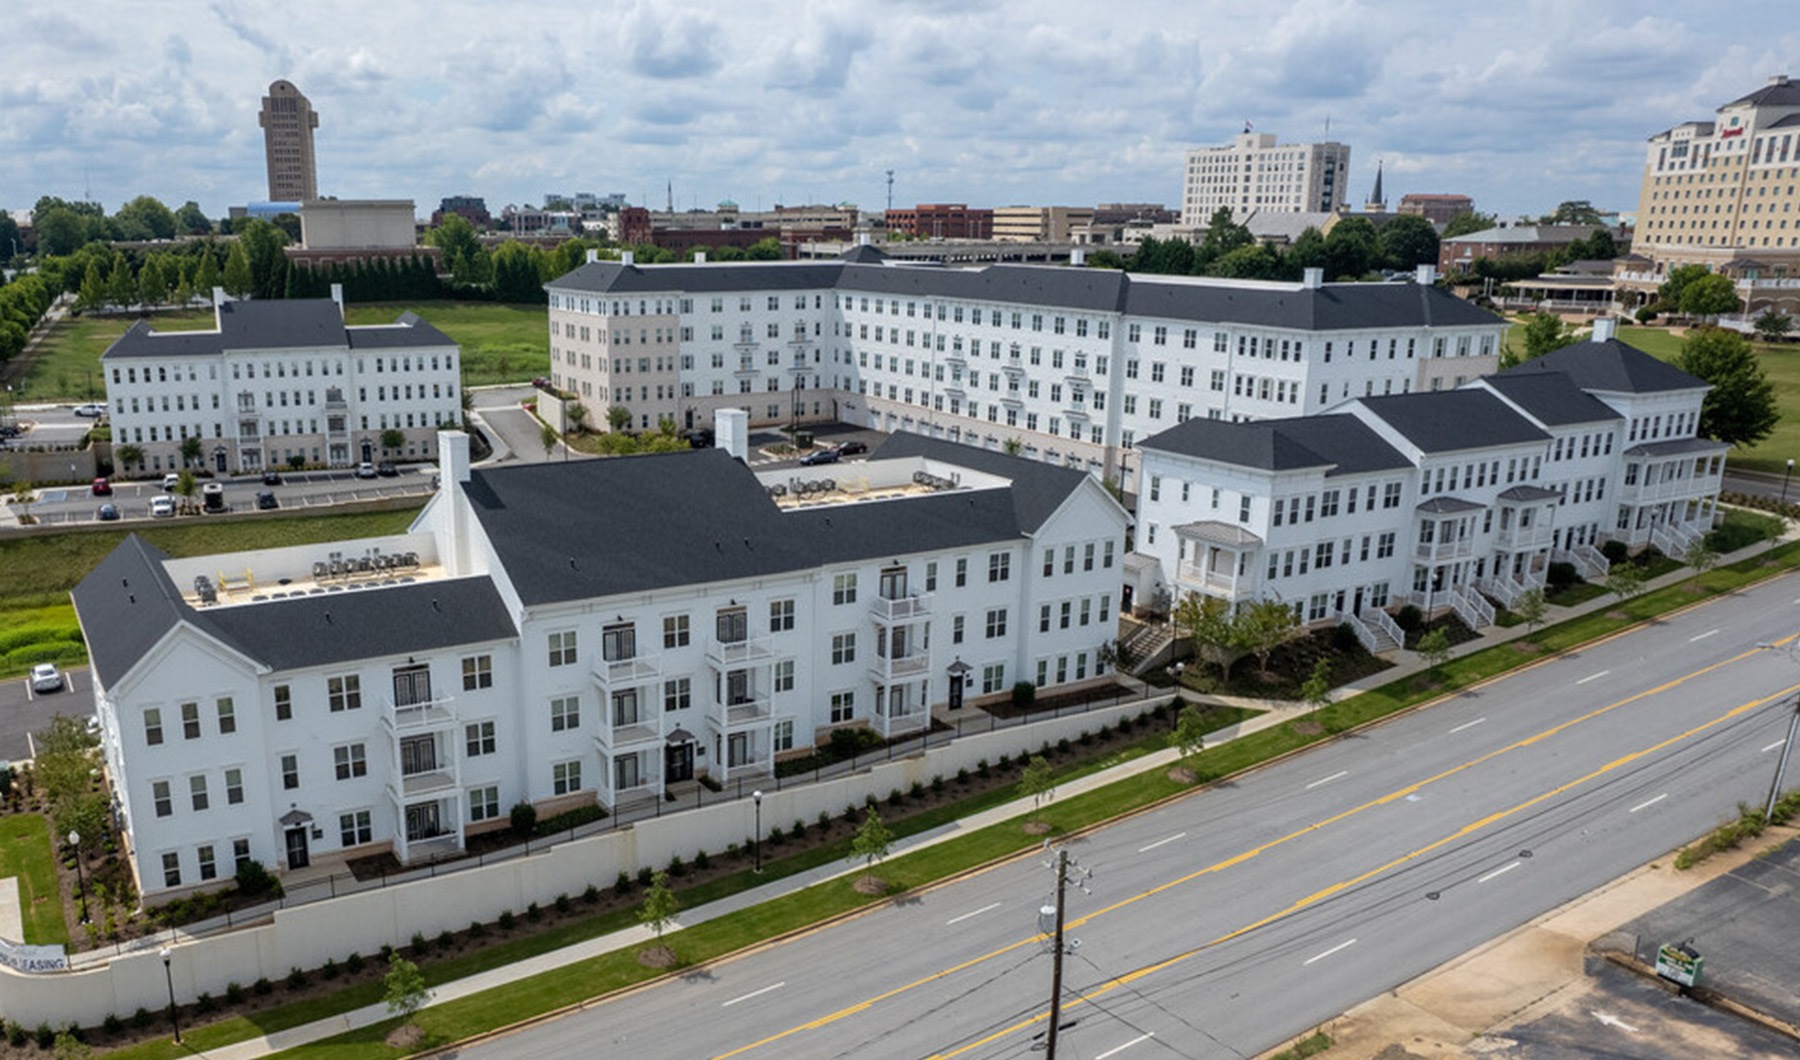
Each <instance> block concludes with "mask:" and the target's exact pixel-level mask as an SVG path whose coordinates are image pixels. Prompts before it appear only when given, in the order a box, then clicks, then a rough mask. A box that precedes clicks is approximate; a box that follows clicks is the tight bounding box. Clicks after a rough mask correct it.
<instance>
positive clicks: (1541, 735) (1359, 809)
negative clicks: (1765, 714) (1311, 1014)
mask: <svg viewBox="0 0 1800 1060" xmlns="http://www.w3.org/2000/svg"><path fill="white" fill-rule="evenodd" d="M1796 638H1800V633H1796V634H1792V635H1790V636H1787V637H1784V638H1782V639H1781V640H1778V641H1775V642H1774V643H1775V644H1776V645H1777V646H1780V645H1785V644H1788V643H1790V642H1792V641H1794V640H1795V639H1796ZM1758 654H1761V649H1757V648H1752V649H1749V650H1748V651H1742V652H1739V653H1738V654H1736V655H1733V656H1731V657H1730V658H1727V659H1721V660H1719V661H1718V662H1715V663H1712V664H1711V665H1708V666H1703V667H1701V668H1700V669H1698V670H1693V671H1690V672H1688V673H1685V674H1683V675H1681V676H1680V677H1675V678H1671V679H1669V680H1668V681H1665V682H1663V683H1662V684H1660V685H1657V686H1656V687H1654V688H1648V689H1645V690H1643V691H1641V692H1637V693H1634V694H1632V695H1630V696H1626V697H1625V698H1624V699H1620V700H1616V701H1614V702H1612V703H1608V704H1606V705H1605V706H1602V707H1596V708H1594V709H1593V710H1591V711H1588V712H1587V713H1586V714H1582V715H1579V716H1577V717H1574V718H1571V719H1569V720H1567V721H1564V722H1560V723H1558V724H1556V725H1552V726H1551V727H1549V728H1547V729H1544V730H1542V731H1541V732H1537V733H1534V734H1533V735H1531V736H1527V737H1524V738H1523V739H1520V740H1518V741H1515V742H1514V743H1511V744H1508V745H1506V746H1505V747H1500V748H1496V749H1495V750H1492V751H1489V752H1488V753H1487V754H1484V755H1481V756H1479V757H1477V758H1472V759H1470V760H1469V761H1467V762H1463V763H1461V764H1460V765H1455V766H1452V767H1450V768H1449V769H1446V770H1444V771H1442V772H1440V773H1437V774H1434V775H1432V776H1430V777H1427V778H1425V779H1424V780H1418V781H1414V782H1413V783H1411V784H1408V785H1406V786H1405V787H1403V788H1398V789H1396V790H1394V791H1391V792H1389V793H1388V794H1386V795H1382V796H1378V797H1377V798H1374V799H1370V800H1369V801H1368V802H1365V803H1362V804H1361V805H1358V806H1353V807H1351V808H1350V809H1347V810H1343V811H1340V812H1338V813H1335V814H1333V815H1331V816H1330V817H1327V818H1324V819H1323V820H1320V821H1315V822H1313V823H1312V824H1309V825H1307V826H1305V827H1303V828H1297V829H1295V830H1294V831H1292V832H1289V833H1287V834H1286V835H1284V836H1281V837H1280V838H1277V839H1272V840H1270V841H1269V842H1267V843H1263V844H1262V845H1260V846H1256V847H1252V848H1250V849H1249V850H1246V851H1244V852H1243V853H1240V854H1234V855H1232V856H1231V857H1229V858H1226V859H1225V860H1223V861H1219V862H1215V863H1214V864H1212V865H1208V866H1206V867H1205V868H1202V869H1197V870H1195V871H1193V872H1190V873H1188V874H1187V875H1185V876H1178V877H1176V878H1175V879H1172V880H1169V881H1168V882H1167V883H1163V884H1159V885H1157V886H1155V887H1152V888H1150V889H1149V890H1147V891H1144V892H1142V893H1140V894H1135V895H1132V896H1131V897H1129V898H1125V899H1122V900H1120V901H1117V902H1114V903H1113V904H1111V905H1108V906H1104V907H1102V908H1100V909H1097V910H1095V911H1094V912H1092V913H1089V914H1087V915H1086V916H1083V917H1080V918H1078V919H1075V920H1073V921H1070V922H1069V923H1068V924H1067V925H1066V927H1067V929H1074V928H1078V927H1081V926H1083V925H1085V924H1087V923H1089V922H1090V921H1092V920H1094V919H1095V918H1097V917H1100V916H1104V915H1105V914H1107V913H1111V912H1116V911H1117V910H1120V909H1123V908H1125V907H1126V906H1128V905H1131V904H1133V903H1135V902H1140V901H1143V900H1144V899H1146V898H1151V897H1154V896H1156V895H1159V894H1161V893H1163V892H1164V891H1167V890H1169V889H1171V888H1174V887H1178V886H1180V885H1181V884H1184V883H1191V882H1193V881H1194V880H1197V879H1199V878H1200V877H1202V876H1206V875H1210V874H1212V873H1216V872H1222V871H1224V870H1226V869H1229V868H1232V867H1233V866H1236V865H1241V864H1243V863H1244V862H1246V861H1249V860H1250V859H1251V858H1254V857H1256V856H1257V855H1259V854H1262V853H1264V852H1266V851H1269V850H1273V849H1275V848H1276V847H1279V846H1283V845H1284V844H1287V843H1290V842H1293V841H1294V840H1296V839H1300V838H1303V837H1305V836H1308V835H1311V834H1312V833H1313V832H1316V831H1318V830H1319V829H1321V828H1324V827H1326V826H1327V825H1332V824H1336V823H1338V822H1340V821H1344V820H1348V819H1349V818H1351V817H1354V816H1356V815H1357V814H1360V813H1363V812H1365V811H1368V810H1371V809H1375V808H1376V807H1379V806H1385V805H1387V804H1388V803H1390V802H1393V801H1395V800H1396V799H1403V798H1405V797H1406V796H1408V795H1412V794H1416V793H1417V792H1418V791H1420V790H1421V789H1423V788H1425V787H1426V786H1428V785H1431V784H1435V783H1437V782H1438V781H1440V780H1445V779H1447V778H1449V777H1453V776H1455V775H1457V774H1458V773H1462V772H1464V771H1466V770H1469V769H1473V768H1475V767H1476V766H1480V765H1483V764H1484V763H1487V762H1490V761H1492V760H1493V759H1495V758H1498V757H1499V756H1501V755H1503V754H1506V753H1508V752H1509V751H1516V750H1518V749H1520V748H1522V747H1530V746H1532V745H1533V744H1535V743H1537V742H1538V741H1540V740H1544V739H1548V738H1549V737H1551V736H1556V735H1560V734H1561V733H1563V732H1566V731H1568V730H1569V729H1572V728H1574V727H1575V726H1577V725H1580V724H1582V723H1584V722H1588V721H1592V720H1593V719H1595V718H1598V717H1601V716H1603V715H1605V714H1609V713H1611V712H1612V711H1615V710H1617V709H1619V708H1620V707H1624V706H1628V705H1630V704H1632V703H1636V702H1638V701H1639V700H1643V699H1648V698H1649V697H1651V696H1655V695H1660V694H1661V693H1663V692H1666V691H1668V690H1670V689H1672V688H1678V687H1680V686H1681V685H1683V684H1686V683H1687V682H1689V681H1691V680H1694V679H1695V678H1699V677H1704V676H1706V675H1708V674H1711V673H1713V672H1714V671H1717V670H1721V669H1724V668H1725V667H1727V666H1730V665H1732V664H1733V663H1739V662H1742V661H1744V660H1745V659H1748V658H1750V657H1752V656H1755V655H1758ZM1761 702H1767V700H1762V701H1759V703H1761ZM1740 709H1742V708H1740ZM1726 716H1727V717H1729V716H1730V715H1726ZM1509 812H1510V811H1509ZM1376 871H1381V870H1376ZM1296 908H1297V907H1296ZM1285 915H1286V913H1285V912H1283V913H1279V914H1276V916H1274V917H1271V918H1269V919H1271V920H1273V919H1278V918H1279V917H1281V916H1285ZM1263 923H1267V921H1259V922H1258V923H1257V924H1254V925H1251V928H1245V929H1244V930H1245V931H1248V930H1251V929H1252V928H1254V927H1258V926H1261V924H1263ZM1239 934H1241V932H1239ZM1234 937H1236V936H1235V934H1234V935H1228V936H1225V937H1224V938H1221V939H1219V940H1216V941H1218V942H1223V941H1226V940H1227V939H1230V938H1234ZM1041 938H1043V936H1042V935H1033V936H1031V937H1029V938H1024V939H1020V940H1019V941H1018V942H1014V943H1011V944H1009V945H1006V946H1002V947H1000V948H999V949H997V950H993V951H991V952H988V953H984V954H982V955H980V956H978V957H971V958H970V959H968V960H966V961H963V962H961V963H959V964H956V965H953V966H951V967H949V968H944V969H942V970H940V971H936V972H933V973H932V974H930V975H927V976H924V977H923V978H920V979H915V980H913V981H912V982H909V983H905V984H903V985H901V986H897V987H894V988H893V989H891V990H887V991H884V992H882V993H880V994H877V995H875V996H874V997H871V998H869V999H867V1000H865V1001H860V1002H857V1003H856V1004H854V1005H850V1006H847V1007H845V1008H841V1009H839V1010H837V1011H836V1012H832V1013H829V1014H827V1015H824V1016H820V1017H819V1018H818V1019H815V1020H812V1021H810V1022H807V1023H802V1024H799V1025H797V1026H794V1027H790V1028H788V1029H787V1030H784V1031H779V1032H777V1033H775V1034H771V1035H769V1036H768V1037H766V1038H761V1039H758V1040H757V1041H754V1042H750V1043H749V1044H747V1045H742V1046H739V1047H738V1048H736V1049H733V1050H731V1051H730V1052H726V1053H720V1054H718V1055H717V1056H715V1057H713V1058H712V1060H731V1058H732V1057H737V1056H742V1055H744V1054H745V1053H749V1052H752V1051H754V1050H757V1049H760V1048H762V1047H763V1046H765V1045H771V1044H773V1043H775V1042H778V1041H781V1040H783V1039H784V1038H788V1037H790V1036H792V1035H795V1034H798V1033H800V1032H801V1031H809V1030H818V1029H819V1028H821V1027H824V1026H827V1025H828V1024H831V1023H834V1022H836V1021H838V1020H840V1019H843V1018H844V1017H846V1016H853V1015H856V1014H857V1013H859V1012H863V1011H866V1010H867V1009H869V1008H870V1007H872V1006H874V1005H876V1004H878V1003H880V1002H882V1001H886V1000H888V999H890V998H893V997H897V996H899V995H900V994H904V993H906V992H907V991H909V990H914V989H917V988H918V987H921V986H925V985H926V984H928V983H934V982H936V981H938V980H939V979H942V978H944V977H945V976H949V975H954V974H955V973H957V972H960V971H963V970H964V969H967V968H971V967H973V966H975V965H978V964H981V963H983V962H985V961H990V960H993V959H994V958H996V957H1001V956H1004V955H1006V954H1008V953H1011V952H1013V951H1014V950H1017V949H1018V948H1019V947H1021V946H1027V945H1031V944H1033V943H1035V942H1037V941H1038V940H1039V939H1041ZM1214 944H1215V943H1208V945H1214ZM1202 948H1203V949H1204V948H1205V947H1202ZM1194 952H1198V951H1194ZM1175 959H1177V960H1179V959H1181V958H1175ZM1134 974H1135V973H1134ZM1002 1033H1005V1032H1002ZM949 1055H955V1054H949Z"/></svg>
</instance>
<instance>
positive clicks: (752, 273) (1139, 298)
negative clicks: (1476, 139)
mask: <svg viewBox="0 0 1800 1060" xmlns="http://www.w3.org/2000/svg"><path fill="white" fill-rule="evenodd" d="M864 249H866V248H864ZM545 287H546V289H548V290H553V291H573V292H577V293H580V292H589V293H594V294H605V295H640V294H672V293H682V294H702V293H712V292H725V291H787V290H814V289H835V290H841V291H858V292H861V291H867V292H869V293H871V294H874V293H880V294H886V295H896V296H905V297H909V298H933V297H937V298H956V299H964V300H968V301H977V302H994V303H1000V304H1006V305H1042V306H1054V307H1061V308H1066V309H1070V310H1076V311H1082V310H1085V311H1088V312H1095V313H1132V314H1137V315H1142V316H1156V317H1164V318H1167V319H1171V320H1195V321H1225V322H1231V323H1240V324H1250V325H1257V326H1265V327H1279V328H1292V329H1296V330H1335V329H1339V328H1394V327H1420V326H1430V327H1461V326H1470V325H1484V324H1486V325H1492V324H1498V323H1500V322H1501V321H1500V318H1499V317H1496V316H1494V315H1493V314H1492V313H1489V312H1488V311H1487V310H1485V309H1482V308H1480V307H1478V306H1476V305H1473V304H1471V303H1469V302H1465V301H1463V300H1462V299H1460V298H1457V297H1455V296H1454V295H1452V294H1450V293H1449V292H1447V291H1445V290H1443V289H1441V288H1438V287H1435V286H1432V285H1429V284H1425V285H1419V284H1412V283H1344V284H1326V285H1324V286H1323V287H1318V288H1310V289H1296V288H1294V287H1292V286H1290V285H1284V284H1273V285H1231V284H1227V283H1220V282H1213V283H1205V284H1201V283H1184V282H1177V281H1171V280H1166V279H1159V278H1157V277H1152V276H1134V275H1132V274H1130V273H1125V272H1120V271H1118V270H1114V269H1077V268H1064V267H1060V266H1050V265H989V266H985V267H982V268H975V269H965V268H945V267H943V266H937V265H931V266H924V265H896V264H884V265H865V264H854V263H846V262H843V261H836V262H804V263H789V262H752V263H731V264H706V265H654V266H640V265H620V264H619V263H618V262H613V261H597V262H590V263H588V264H585V265H581V266H579V267H577V268H575V269H573V270H571V271H570V272H567V273H564V274H563V275H562V276H560V277H558V278H557V279H555V280H552V281H551V282H550V283H548V284H545Z"/></svg>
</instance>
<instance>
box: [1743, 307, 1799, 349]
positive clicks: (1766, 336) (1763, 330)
mask: <svg viewBox="0 0 1800 1060" xmlns="http://www.w3.org/2000/svg"><path fill="white" fill-rule="evenodd" d="M1752 326H1753V327H1755V328H1756V334H1757V336H1758V337H1760V338H1761V339H1762V340H1763V341H1764V342H1774V341H1775V340H1776V339H1779V338H1781V337H1782V336H1783V335H1786V334H1787V333H1788V332H1789V331H1792V330H1793V327H1794V318H1793V317H1790V316H1788V315H1787V314H1786V313H1777V312H1775V310H1773V309H1765V310H1763V313H1762V315H1761V316H1759V317H1757V318H1756V322H1755V323H1754V324H1753V325H1752Z"/></svg>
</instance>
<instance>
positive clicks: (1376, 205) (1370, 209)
mask: <svg viewBox="0 0 1800 1060" xmlns="http://www.w3.org/2000/svg"><path fill="white" fill-rule="evenodd" d="M1363 212H1364V213H1387V200H1386V199H1384V198H1382V196H1381V163H1380V162H1379V161H1377V162H1376V163H1375V190H1374V191H1372V192H1370V193H1369V201H1368V202H1366V203H1363Z"/></svg>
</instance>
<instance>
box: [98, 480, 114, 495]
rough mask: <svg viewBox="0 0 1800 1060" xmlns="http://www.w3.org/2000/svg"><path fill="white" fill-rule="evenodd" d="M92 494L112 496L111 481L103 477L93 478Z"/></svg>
mask: <svg viewBox="0 0 1800 1060" xmlns="http://www.w3.org/2000/svg"><path fill="white" fill-rule="evenodd" d="M94 496H96V497H110V496H112V483H110V482H108V481H106V479H104V478H97V479H95V480H94Z"/></svg>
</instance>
